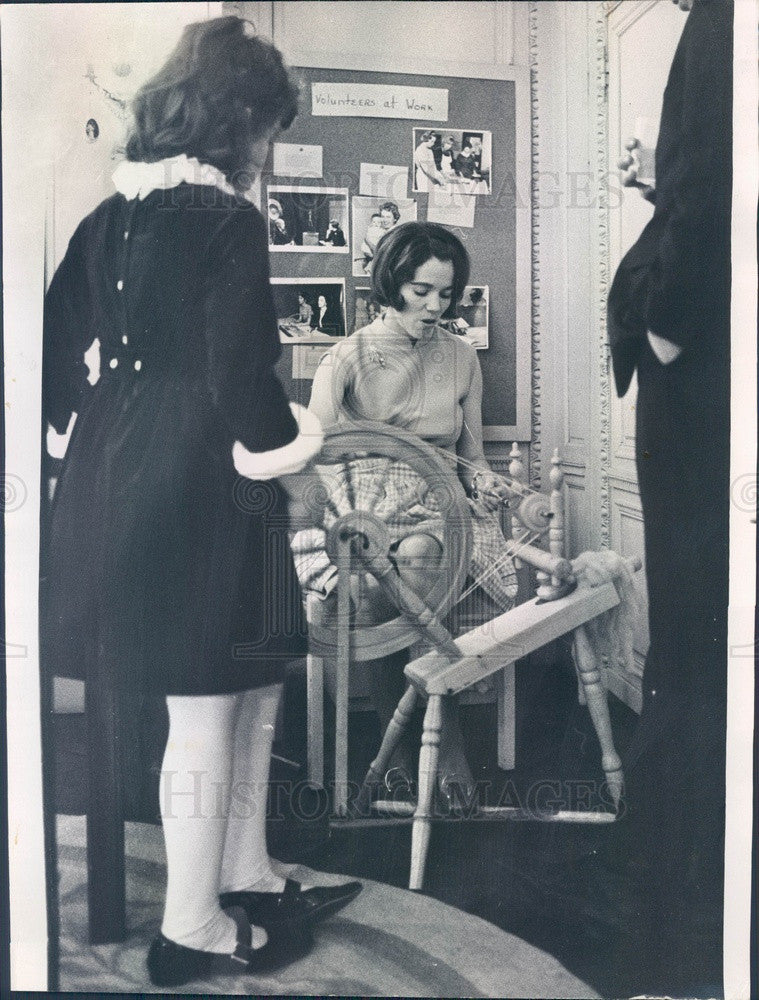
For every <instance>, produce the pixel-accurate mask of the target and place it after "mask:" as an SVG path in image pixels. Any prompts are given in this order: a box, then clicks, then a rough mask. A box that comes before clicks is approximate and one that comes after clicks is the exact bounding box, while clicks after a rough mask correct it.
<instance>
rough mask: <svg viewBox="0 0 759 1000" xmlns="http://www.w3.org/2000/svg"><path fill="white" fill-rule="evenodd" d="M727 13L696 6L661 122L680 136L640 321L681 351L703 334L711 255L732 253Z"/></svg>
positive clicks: (719, 3) (714, 6) (714, 3)
mask: <svg viewBox="0 0 759 1000" xmlns="http://www.w3.org/2000/svg"><path fill="white" fill-rule="evenodd" d="M731 13H732V5H731V4H729V3H727V2H725V0H706V2H704V0H696V2H695V3H694V6H693V10H692V11H691V13H690V15H689V17H688V21H687V23H686V25H685V28H684V30H683V35H684V44H683V49H682V65H681V66H680V75H681V79H680V83H679V86H680V89H681V93H682V101H681V110H680V115H679V118H678V120H676V121H675V122H673V123H672V124H671V125H670V123H669V122H664V121H663V122H662V127H665V126H666V127H673V128H676V129H677V130H678V133H679V135H678V150H677V152H678V156H677V159H676V161H675V162H674V163H673V164H672V165H671V167H670V169H669V172H668V177H667V187H666V191H665V192H662V194H664V195H666V198H664V197H659V198H657V204H656V210H655V212H654V220H655V221H656V222H658V223H660V234H659V239H658V241H657V245H656V250H655V253H654V254H653V256H652V258H651V261H650V264H649V267H648V275H647V294H646V302H645V317H646V325H647V328H648V329H649V330H651V331H652V332H653V333H656V334H659V335H660V336H662V337H666V338H667V340H671V341H674V343H676V344H680V345H681V346H683V347H684V346H686V345H687V344H688V342H689V340H691V339H692V338H693V337H694V336H696V335H697V334H698V331H699V330H700V329H701V328H702V323H701V322H699V320H700V318H701V317H700V313H701V310H702V303H703V296H704V289H709V287H710V285H711V284H712V283H713V282H714V278H715V274H714V268H713V266H712V265H713V262H715V261H714V255H715V250H716V249H717V248H719V250H720V252H724V253H726V254H729V243H728V244H727V245H725V240H724V236H723V233H724V221H725V220H724V215H725V212H726V210H727V211H729V202H728V204H727V205H726V203H725V202H726V199H725V197H724V192H725V189H726V186H727V189H728V190H729V185H730V180H731V176H730V146H731V127H732V122H731V101H730V90H731V80H732V59H731V31H732V17H731ZM657 216H659V217H660V218H657ZM721 263H722V262H720V261H719V260H717V261H716V264H717V265H718V267H719V265H720V264H721Z"/></svg>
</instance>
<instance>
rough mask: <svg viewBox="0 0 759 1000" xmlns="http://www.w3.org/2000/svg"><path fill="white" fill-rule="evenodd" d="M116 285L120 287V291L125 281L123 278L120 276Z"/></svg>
mask: <svg viewBox="0 0 759 1000" xmlns="http://www.w3.org/2000/svg"><path fill="white" fill-rule="evenodd" d="M116 287H117V288H118V290H119V291H121V290H122V289H123V287H124V282H123V281H122V280H121V278H119V280H118V281H117V282H116Z"/></svg>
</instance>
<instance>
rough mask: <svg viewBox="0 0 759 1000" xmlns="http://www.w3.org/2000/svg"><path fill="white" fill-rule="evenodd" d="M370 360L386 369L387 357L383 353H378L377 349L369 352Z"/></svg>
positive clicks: (374, 348) (373, 348)
mask: <svg viewBox="0 0 759 1000" xmlns="http://www.w3.org/2000/svg"><path fill="white" fill-rule="evenodd" d="M369 360H370V361H376V363H377V364H378V365H379V366H380V368H384V367H385V355H384V354H383V353H382V351H378V350H377V348H376V347H372V348H371V350H370V351H369Z"/></svg>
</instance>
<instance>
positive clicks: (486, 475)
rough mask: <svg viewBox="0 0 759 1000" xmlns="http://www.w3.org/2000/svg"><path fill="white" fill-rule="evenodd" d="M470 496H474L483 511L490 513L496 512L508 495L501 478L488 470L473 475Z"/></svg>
mask: <svg viewBox="0 0 759 1000" xmlns="http://www.w3.org/2000/svg"><path fill="white" fill-rule="evenodd" d="M472 494H473V496H474V494H476V495H477V497H478V498H479V499H480V501H481V502H482V505H483V506H484V507H485V509H486V510H490V511H492V510H497V509H498V508H499V507H500V505H501V502H502V501H503V500H504V499H505V498H506V496H507V495H508V494H507V491H506V489H505V487H504V484H503V481H502V480H501V477H500V476H497V475H496V474H495V473H494V472H491V471H490V470H489V469H487V470H483V471H482V472H476V473H475V474H474V476H473V477H472Z"/></svg>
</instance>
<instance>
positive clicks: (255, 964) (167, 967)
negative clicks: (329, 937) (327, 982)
mask: <svg viewBox="0 0 759 1000" xmlns="http://www.w3.org/2000/svg"><path fill="white" fill-rule="evenodd" d="M229 916H230V917H233V918H234V920H235V922H236V923H237V947H236V948H235V950H234V951H233V952H232V954H231V955H222V954H217V953H216V952H213V951H201V950H199V949H197V948H186V947H185V946H184V945H181V944H177V943H176V942H174V941H171V940H169V938H167V937H164V935H163V934H159V935H158V937H157V938H154V939H153V941H152V943H151V945H150V949H149V951H148V960H147V964H148V974H149V976H150V981H151V983H153V985H154V986H181V985H182V984H183V983H189V982H191V981H192V980H193V979H198V978H200V977H202V976H206V975H208V974H214V973H218V974H221V975H232V976H239V975H243V974H245V973H247V972H270V971H272V970H274V969H280V968H282V967H283V966H285V965H288V964H289V963H290V962H294V961H296V959H299V958H302V957H303V956H304V955H306V954H307V953H308V952H309V951H310V950H311V947H312V946H313V937H312V936H311V933H310V931H309V929H308V928H307V927H306V926H303V927H298V928H288V931H287V933H285V929H284V928H280V933H279V935H278V936H276V937H272V936H270V937H269V940H268V941H267V942H266V944H265V945H264V946H263V947H262V948H252V947H251V929H250V924H249V923H248V919H247V916H246V914H245V912H244V910H243V909H241V908H235V909H234V910H230V911H229ZM267 933H268V931H267Z"/></svg>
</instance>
